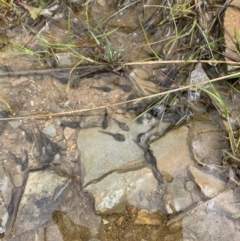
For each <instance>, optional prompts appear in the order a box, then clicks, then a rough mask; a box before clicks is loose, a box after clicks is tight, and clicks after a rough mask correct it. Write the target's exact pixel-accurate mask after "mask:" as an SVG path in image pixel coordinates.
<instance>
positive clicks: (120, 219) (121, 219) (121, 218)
mask: <svg viewBox="0 0 240 241" xmlns="http://www.w3.org/2000/svg"><path fill="white" fill-rule="evenodd" d="M123 221H124V217H123V216H122V217H120V218H119V219H118V220H117V226H121V225H122V222H123Z"/></svg>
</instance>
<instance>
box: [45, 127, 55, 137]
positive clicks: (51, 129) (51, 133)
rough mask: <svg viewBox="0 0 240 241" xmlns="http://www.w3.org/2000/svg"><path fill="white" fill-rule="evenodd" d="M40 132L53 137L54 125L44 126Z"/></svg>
mask: <svg viewBox="0 0 240 241" xmlns="http://www.w3.org/2000/svg"><path fill="white" fill-rule="evenodd" d="M42 132H43V133H44V134H46V135H48V136H50V137H55V136H56V134H57V132H56V128H55V127H54V125H49V126H46V127H45V128H43V129H42Z"/></svg>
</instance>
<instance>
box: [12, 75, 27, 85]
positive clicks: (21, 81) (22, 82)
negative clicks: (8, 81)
mask: <svg viewBox="0 0 240 241" xmlns="http://www.w3.org/2000/svg"><path fill="white" fill-rule="evenodd" d="M26 82H28V78H26V77H24V76H21V77H20V78H19V79H16V80H14V81H13V82H12V86H13V87H15V86H17V85H21V84H25V83H26Z"/></svg>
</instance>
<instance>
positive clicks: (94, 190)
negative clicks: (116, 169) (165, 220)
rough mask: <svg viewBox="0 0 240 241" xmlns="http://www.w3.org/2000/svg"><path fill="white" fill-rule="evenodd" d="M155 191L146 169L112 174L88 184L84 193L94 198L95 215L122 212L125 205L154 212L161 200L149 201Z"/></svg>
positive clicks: (154, 184) (154, 181) (153, 181)
mask: <svg viewBox="0 0 240 241" xmlns="http://www.w3.org/2000/svg"><path fill="white" fill-rule="evenodd" d="M149 187H151V188H149ZM156 189H157V180H156V179H155V178H154V177H153V175H152V172H151V170H150V169H148V168H143V169H141V170H137V171H131V172H126V173H120V174H118V173H112V174H110V175H108V176H107V177H105V178H104V179H102V180H101V181H99V182H98V183H96V184H90V185H89V186H87V187H86V188H84V191H88V192H90V193H91V194H92V195H93V197H94V198H95V210H96V212H97V213H113V212H122V211H123V210H124V209H125V207H126V205H127V204H128V203H129V204H132V205H134V206H138V207H139V208H144V209H147V210H150V211H156V210H158V209H159V207H160V203H161V198H160V197H159V199H158V202H157V203H154V201H156V200H155V197H153V199H154V200H151V198H149V196H150V197H151V194H152V190H156Z"/></svg>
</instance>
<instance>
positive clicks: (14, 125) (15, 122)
mask: <svg viewBox="0 0 240 241" xmlns="http://www.w3.org/2000/svg"><path fill="white" fill-rule="evenodd" d="M8 124H9V125H10V126H11V127H12V128H13V129H16V128H18V127H19V126H20V125H21V122H20V121H19V120H14V121H8Z"/></svg>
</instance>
